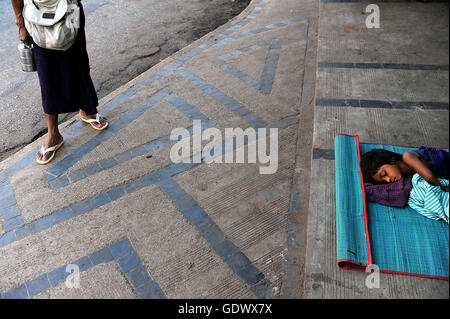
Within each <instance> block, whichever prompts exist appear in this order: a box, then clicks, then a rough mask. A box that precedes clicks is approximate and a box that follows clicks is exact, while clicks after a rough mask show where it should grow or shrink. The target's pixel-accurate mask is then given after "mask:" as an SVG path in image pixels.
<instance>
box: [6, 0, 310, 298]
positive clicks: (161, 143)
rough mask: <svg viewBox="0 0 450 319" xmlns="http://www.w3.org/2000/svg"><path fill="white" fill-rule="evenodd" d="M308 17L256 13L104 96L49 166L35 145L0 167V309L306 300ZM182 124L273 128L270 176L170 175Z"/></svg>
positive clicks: (70, 130)
mask: <svg viewBox="0 0 450 319" xmlns="http://www.w3.org/2000/svg"><path fill="white" fill-rule="evenodd" d="M317 5H318V3H317V1H313V0H302V1H298V0H283V1H273V0H272V1H271V0H256V1H253V2H252V3H251V5H250V6H249V7H248V8H247V9H246V10H245V11H244V12H243V13H242V14H241V15H240V16H238V17H236V18H235V19H233V20H232V21H230V22H229V23H228V24H226V25H224V26H223V27H221V28H219V29H218V30H216V31H214V32H213V33H211V34H209V35H207V36H205V37H204V38H202V39H200V40H199V41H197V42H195V43H193V44H192V45H190V46H188V47H187V48H185V49H183V50H181V51H180V52H178V53H177V54H175V55H174V56H172V57H170V58H168V59H166V60H165V61H163V62H161V63H160V64H158V65H157V66H155V67H154V68H152V69H150V70H148V71H147V72H145V73H143V74H142V75H141V76H139V77H138V78H136V79H135V80H133V81H131V82H130V83H128V84H127V85H125V86H123V87H121V88H120V89H118V90H116V91H115V92H113V93H112V94H110V95H109V96H107V97H105V98H104V99H102V101H100V112H102V114H104V115H105V116H106V117H107V118H108V119H109V121H110V127H109V128H108V129H107V130H105V131H102V132H95V131H93V130H92V129H90V127H88V126H86V125H85V124H84V123H82V122H80V121H79V120H74V121H69V122H66V123H64V124H62V125H61V129H62V132H63V136H64V139H65V144H64V147H62V148H61V149H60V150H59V151H58V153H57V154H56V156H55V159H54V160H53V161H52V162H51V164H49V165H47V166H40V165H37V164H36V163H35V153H36V152H37V150H38V149H39V147H40V146H41V144H42V143H43V138H41V139H39V140H37V141H35V142H34V143H33V144H31V145H29V146H27V147H25V148H24V149H23V150H22V151H20V152H18V153H16V154H15V155H14V156H12V157H11V158H9V159H7V160H6V161H4V162H3V163H1V164H0V168H1V172H0V203H1V204H0V274H1V275H0V293H1V297H2V298H276V297H282V298H299V297H301V296H302V287H303V275H304V273H303V268H304V263H305V248H306V245H305V244H306V217H307V208H308V207H307V205H308V201H309V186H308V185H309V184H308V183H309V174H310V168H309V166H308V165H310V158H311V147H310V146H311V145H312V131H313V130H312V124H313V123H312V110H313V109H312V107H313V104H312V101H313V98H314V77H315V52H316V47H315V46H316V35H317V31H316V30H317V15H318V7H317ZM194 120H201V121H202V126H201V128H200V129H198V128H196V127H195V125H194V124H193V123H194ZM181 127H183V128H186V129H187V131H188V132H189V134H190V135H192V136H193V137H195V136H198V135H199V134H201V133H202V132H205V131H206V130H208V129H210V128H218V129H219V130H220V131H221V132H224V130H225V128H242V129H244V130H245V129H246V128H249V127H250V128H254V129H255V130H256V129H258V128H267V129H270V128H277V129H278V137H279V158H278V169H277V171H276V173H274V174H267V175H264V174H260V172H259V169H260V164H259V163H242V164H239V163H236V164H218V163H207V162H208V161H207V160H206V159H203V161H202V162H201V163H194V162H191V163H178V164H176V163H173V162H172V161H171V160H170V151H171V148H172V147H173V145H174V144H175V141H172V140H171V139H170V135H171V131H172V129H174V128H181ZM263 138H264V137H263V136H259V135H257V136H256V139H257V140H258V141H260V140H262V139H263ZM255 142H256V141H255V140H253V141H252V140H249V141H248V142H247V143H246V144H245V145H237V146H236V147H233V145H232V144H231V145H229V144H226V143H222V145H221V150H222V152H223V153H224V154H225V153H229V152H232V151H237V150H238V149H240V150H244V151H245V152H244V153H247V149H248V148H249V147H251V146H252V145H253V144H254V143H255ZM188 144H189V143H188ZM299 146H300V147H299ZM308 146H309V147H308ZM192 155H193V156H192V157H193V158H195V157H198V156H199V154H192ZM73 265H77V266H78V269H79V271H80V282H79V283H80V287H79V288H68V287H67V284H66V278H68V276H69V277H70V275H71V273H70V271H68V269H69V268H70V267H72V266H73Z"/></svg>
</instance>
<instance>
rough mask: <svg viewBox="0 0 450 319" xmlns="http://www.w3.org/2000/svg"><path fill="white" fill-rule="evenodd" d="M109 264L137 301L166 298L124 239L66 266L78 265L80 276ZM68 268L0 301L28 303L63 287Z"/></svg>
mask: <svg viewBox="0 0 450 319" xmlns="http://www.w3.org/2000/svg"><path fill="white" fill-rule="evenodd" d="M110 261H116V262H117V263H118V264H119V267H120V269H121V270H122V272H123V273H124V275H125V276H126V277H127V278H128V280H129V282H130V283H131V285H132V286H133V289H134V291H135V292H136V294H137V295H138V297H139V298H159V299H163V298H164V299H165V298H166V296H165V294H164V292H163V291H162V290H161V288H160V287H159V285H158V284H157V283H156V281H154V280H152V279H151V277H150V275H149V274H148V272H147V270H146V268H145V266H144V265H143V264H142V261H141V259H140V258H139V256H138V255H137V253H136V251H135V250H134V248H133V246H132V245H131V243H130V241H129V240H128V239H124V240H121V241H119V242H117V243H115V244H113V245H111V246H109V247H106V248H103V249H100V250H97V251H95V252H93V253H91V254H89V255H88V256H84V257H82V258H80V259H78V260H76V261H74V262H72V263H70V264H73V265H78V267H79V271H80V273H82V272H84V271H86V270H88V269H90V268H92V267H94V266H96V265H99V264H102V263H107V262H110ZM68 265H69V264H68ZM68 265H64V266H62V267H59V268H57V269H55V270H53V271H51V272H49V273H47V274H44V275H41V276H39V277H38V278H36V279H33V280H31V281H29V282H27V283H25V284H23V285H21V286H19V287H17V288H13V289H11V290H9V291H6V292H4V293H2V294H0V299H28V298H32V297H34V296H36V295H38V294H39V293H41V292H44V291H46V290H48V289H49V288H51V287H55V286H57V285H59V284H61V283H63V282H64V281H65V280H66V278H67V276H69V275H70V272H69V271H68V269H67V266H68Z"/></svg>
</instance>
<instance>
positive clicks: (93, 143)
mask: <svg viewBox="0 0 450 319" xmlns="http://www.w3.org/2000/svg"><path fill="white" fill-rule="evenodd" d="M169 92H170V91H169V89H167V88H165V89H162V90H161V91H159V92H157V93H156V94H154V95H153V96H151V97H150V98H149V99H147V100H145V101H144V102H143V103H141V104H140V105H139V106H137V107H135V108H133V109H132V110H131V111H129V112H128V113H127V115H125V116H124V117H122V118H120V119H119V120H117V121H116V122H114V123H112V124H110V127H109V128H108V130H105V131H102V132H101V133H99V134H98V135H96V136H94V137H93V138H92V139H91V140H89V141H88V142H87V143H84V144H83V145H82V146H80V147H79V148H78V149H77V150H75V151H74V152H73V153H71V154H70V155H68V156H66V157H65V158H64V159H62V160H61V161H59V162H58V163H57V164H56V165H55V166H53V167H52V168H51V169H49V171H48V172H49V173H51V174H53V175H55V176H60V175H62V174H63V173H64V172H65V171H66V170H67V169H68V168H69V167H71V166H73V165H74V164H75V163H76V162H77V161H79V160H80V159H81V158H82V157H83V156H84V155H85V154H87V153H89V152H91V151H92V150H93V149H95V148H96V147H97V146H98V145H100V143H102V142H104V141H106V140H107V139H109V138H110V137H111V136H113V135H114V133H116V132H117V131H119V130H120V129H121V128H123V127H125V126H126V125H128V124H129V122H131V121H133V120H135V119H137V118H138V117H139V116H140V115H141V114H142V113H144V112H145V111H146V110H147V109H148V108H150V107H152V106H153V105H155V104H156V103H158V102H159V101H161V100H162V99H163V98H164V97H165V96H167V95H168V94H169Z"/></svg>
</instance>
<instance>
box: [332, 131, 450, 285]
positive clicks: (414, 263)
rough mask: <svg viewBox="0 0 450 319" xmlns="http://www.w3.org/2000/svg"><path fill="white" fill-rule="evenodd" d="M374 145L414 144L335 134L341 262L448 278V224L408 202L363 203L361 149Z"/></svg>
mask: <svg viewBox="0 0 450 319" xmlns="http://www.w3.org/2000/svg"><path fill="white" fill-rule="evenodd" d="M374 148H384V149H387V150H390V151H393V152H397V153H404V152H406V151H408V150H413V149H415V148H408V147H400V146H391V145H381V144H360V143H359V140H358V137H357V136H347V135H337V136H336V138H335V165H336V235H337V238H336V239H337V261H338V265H339V266H340V267H342V268H351V269H361V270H364V269H365V266H367V265H370V264H375V265H377V266H378V267H379V269H380V270H381V271H382V272H388V273H395V274H408V275H415V276H421V277H432V278H439V279H447V280H448V275H449V227H448V224H447V223H445V222H444V221H436V220H431V219H428V218H426V217H424V216H422V215H420V214H419V213H417V212H416V211H414V210H413V209H411V208H409V207H405V208H396V207H388V206H384V205H380V204H377V203H367V205H366V203H365V201H364V190H363V187H362V182H361V181H362V177H361V172H360V169H359V158H360V155H362V154H364V153H366V152H368V151H370V150H371V149H374Z"/></svg>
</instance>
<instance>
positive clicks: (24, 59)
mask: <svg viewBox="0 0 450 319" xmlns="http://www.w3.org/2000/svg"><path fill="white" fill-rule="evenodd" d="M17 48H18V49H19V55H20V63H21V64H22V70H23V71H25V72H34V71H36V65H35V64H34V57H33V51H32V47H31V46H29V45H26V44H25V43H23V42H21V43H19V45H18V46H17Z"/></svg>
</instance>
